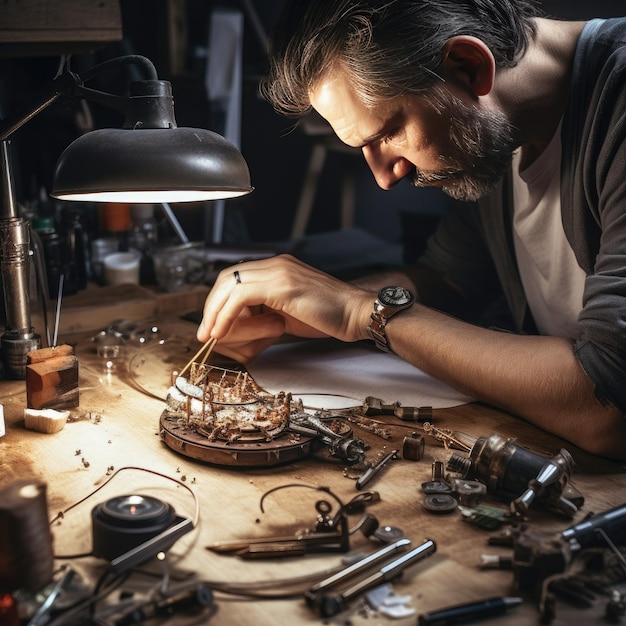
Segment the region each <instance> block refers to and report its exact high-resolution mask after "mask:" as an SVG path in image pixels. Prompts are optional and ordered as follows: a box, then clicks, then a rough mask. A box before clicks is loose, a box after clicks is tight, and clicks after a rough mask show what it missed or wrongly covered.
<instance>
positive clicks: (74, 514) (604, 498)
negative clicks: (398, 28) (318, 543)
mask: <svg viewBox="0 0 626 626" xmlns="http://www.w3.org/2000/svg"><path fill="white" fill-rule="evenodd" d="M158 323H159V327H160V330H161V338H163V339H164V340H165V343H164V344H163V346H162V347H161V348H159V347H157V346H156V344H154V343H152V344H148V345H146V346H144V347H137V346H136V345H135V346H132V345H130V344H127V345H125V346H124V347H123V351H122V353H121V354H120V356H119V357H118V358H117V359H115V360H114V361H113V366H112V367H109V368H107V367H106V365H105V362H104V360H103V359H101V358H100V357H98V356H97V354H96V353H95V348H94V344H93V343H92V342H91V341H89V337H88V335H87V336H77V337H61V340H62V341H63V342H68V341H69V342H74V341H76V353H77V355H78V357H79V363H80V386H81V391H80V406H79V408H78V409H75V410H74V411H73V416H72V417H73V419H72V420H71V421H70V422H69V423H68V424H67V425H66V427H65V428H64V429H63V430H62V431H60V432H59V433H56V434H53V435H46V434H41V433H38V432H34V431H29V430H26V429H25V427H24V422H23V409H24V406H25V398H26V394H25V385H24V383H23V382H20V381H16V382H11V381H1V382H0V402H2V404H3V405H4V412H5V420H6V429H7V434H6V436H5V437H3V438H0V487H3V486H5V485H7V484H9V483H10V482H11V481H13V480H15V479H18V478H30V477H35V478H39V479H42V480H44V481H46V482H47V485H48V492H47V493H48V509H49V513H50V517H53V516H54V515H55V514H56V513H58V512H59V511H63V510H65V509H67V508H68V507H70V506H71V505H72V504H74V503H75V502H77V501H79V500H80V499H82V498H84V497H85V496H86V495H87V494H89V493H91V492H92V491H93V490H94V489H95V488H96V487H97V486H99V485H102V484H103V482H104V481H105V479H106V478H107V477H108V476H109V475H111V473H112V472H113V471H115V470H119V469H120V468H122V467H126V466H133V467H140V468H147V469H149V470H152V471H155V472H160V473H162V474H164V475H167V476H169V477H172V478H174V479H176V480H178V481H182V482H184V484H186V485H187V486H188V487H189V488H191V489H192V490H193V491H194V492H195V494H196V495H197V498H198V500H199V506H200V522H199V524H198V526H197V528H195V529H194V530H193V531H192V532H191V533H189V534H187V535H185V536H184V537H182V538H181V539H180V540H178V541H177V543H176V544H175V546H174V547H173V548H172V549H171V551H170V553H169V555H168V562H169V563H170V567H171V571H172V576H173V578H174V579H176V577H177V575H178V574H180V573H181V572H186V573H192V574H193V575H195V576H197V577H198V578H199V579H203V580H208V581H221V582H239V583H241V582H243V581H250V582H254V581H267V580H284V579H289V578H292V577H297V576H302V575H303V574H314V573H316V572H320V576H319V578H323V576H322V575H321V572H323V571H326V570H327V569H328V568H331V567H336V566H337V565H339V564H340V563H341V559H342V558H343V557H344V556H345V555H337V554H326V555H307V556H303V557H294V558H283V559H271V560H254V561H251V560H243V559H240V558H238V557H233V556H224V555H217V554H215V553H213V552H210V551H208V550H206V549H205V546H207V545H208V544H211V543H214V542H219V541H228V540H232V539H237V538H245V537H253V536H269V535H285V534H292V533H293V532H295V530H296V529H298V528H305V527H306V528H312V527H313V526H314V525H315V521H316V515H317V514H316V511H315V508H314V504H315V502H316V501H318V500H320V499H325V498H322V496H323V494H321V493H320V492H318V491H313V490H308V489H296V488H292V489H285V490H283V491H278V492H276V493H274V494H272V495H270V496H269V497H268V498H266V500H265V501H264V512H261V510H260V506H259V504H260V499H261V497H262V495H263V494H264V493H265V492H266V491H267V490H269V489H273V488H276V487H279V486H281V485H287V484H291V483H306V484H310V485H314V486H328V487H329V488H330V489H331V490H332V491H333V492H334V493H335V494H337V495H338V496H339V497H340V498H341V499H342V500H343V501H344V502H347V501H348V500H350V499H351V498H352V497H353V496H355V495H356V494H357V493H358V491H357V490H356V488H355V484H354V477H350V472H349V471H347V472H344V469H345V468H344V466H343V465H342V464H341V463H340V462H338V461H337V460H336V459H332V458H330V457H329V456H328V454H327V453H326V452H325V451H323V450H322V451H320V452H317V453H316V454H314V455H312V456H309V457H308V458H304V459H302V460H299V461H296V462H293V463H289V464H286V465H278V466H271V467H266V468H254V469H251V468H243V469H242V468H234V467H216V466H212V465H209V464H204V463H200V462H197V461H194V460H192V459H190V458H188V457H185V456H181V455H179V454H177V453H175V452H173V451H172V450H171V449H170V448H168V447H166V446H165V445H164V444H163V443H162V441H161V439H160V437H159V417H160V415H161V412H162V410H163V407H164V403H163V401H162V400H160V399H158V398H156V397H154V396H152V395H149V394H147V393H145V391H146V389H145V386H142V385H137V376H136V375H135V374H134V373H133V367H134V366H135V365H136V364H137V363H138V362H141V361H142V360H144V361H145V360H147V361H149V362H150V363H151V366H152V367H154V366H155V363H156V364H157V367H159V365H158V364H159V363H160V364H161V365H162V368H163V371H164V372H168V373H169V372H170V371H171V370H172V369H176V368H180V367H182V366H183V365H184V364H185V363H186V362H187V360H188V359H189V358H190V357H191V355H192V354H194V352H195V351H196V349H197V347H198V346H197V344H196V342H195V339H194V334H195V326H194V325H193V324H190V323H189V322H184V321H181V320H179V319H174V318H165V319H162V320H160V321H159V322H158ZM142 351H143V352H142ZM138 355H139V356H138ZM129 363H130V365H129ZM133 364H134V365H133ZM129 370H130V371H129ZM286 391H288V390H286ZM163 393H165V390H163ZM157 395H158V394H157ZM387 419H388V423H389V426H390V428H391V431H392V433H393V435H392V439H391V440H384V439H380V438H377V437H375V436H372V435H371V433H368V432H358V430H357V431H355V434H357V435H358V436H360V437H363V438H364V439H366V441H367V442H368V443H369V444H370V446H371V449H370V451H369V452H368V454H373V453H374V452H375V451H380V450H386V451H390V450H392V449H394V448H398V447H401V442H402V440H403V438H404V437H405V436H407V435H408V434H409V433H410V432H411V430H419V426H407V424H406V423H403V422H401V421H400V420H397V419H395V418H393V417H391V418H387ZM433 421H434V422H435V424H436V425H438V426H440V427H442V428H448V429H451V430H455V431H457V430H458V431H461V432H463V433H467V434H468V435H471V436H473V437H479V436H489V435H490V434H492V433H498V434H500V435H502V436H504V437H512V438H516V440H517V442H518V443H520V444H521V445H524V446H527V447H529V448H531V449H532V450H533V451H535V452H536V453H538V454H541V455H545V456H552V455H553V454H555V453H557V452H558V451H559V450H560V449H561V448H562V447H565V448H566V449H567V450H569V452H570V453H571V454H572V456H573V457H574V460H575V462H576V467H577V469H576V473H575V475H574V477H573V479H572V481H571V483H572V485H573V486H575V487H576V489H578V491H580V492H581V493H582V494H583V495H584V497H585V504H584V506H583V508H582V509H581V510H580V511H579V512H578V513H577V514H576V517H575V518H574V519H573V520H568V519H564V518H562V517H560V516H557V515H555V514H553V513H549V512H546V511H545V510H543V509H542V508H541V507H537V508H536V509H535V508H533V509H531V523H532V524H533V525H536V527H537V528H541V529H545V530H560V529H563V528H566V527H568V526H570V525H571V524H573V523H574V522H577V521H579V520H580V519H582V518H583V517H584V516H585V515H587V514H588V513H590V512H596V513H599V512H602V511H605V510H607V509H609V508H612V507H614V506H616V505H617V504H620V503H623V502H624V501H625V500H626V476H625V468H624V467H623V466H622V465H620V464H616V463H612V462H609V461H606V460H603V459H599V458H596V457H593V456H591V455H588V454H586V453H584V452H582V451H580V450H578V449H576V448H575V447H573V446H571V445H569V444H568V443H566V442H564V441H561V440H559V439H557V438H555V437H552V436H550V435H548V434H546V433H544V432H542V431H540V430H538V429H537V428H535V427H533V426H531V425H530V424H527V423H526V422H524V421H521V420H519V419H516V418H515V417H513V416H511V415H507V414H505V413H502V412H500V411H497V410H494V409H491V408H489V407H486V406H484V405H481V404H478V403H475V404H468V405H463V406H460V407H457V408H453V409H446V410H436V411H435V412H434V420H433ZM426 441H427V445H426V454H425V457H424V458H423V459H422V460H421V461H411V460H405V459H401V458H400V459H398V460H396V461H393V462H392V463H390V465H389V467H387V468H386V469H385V470H384V471H383V472H382V473H381V474H380V475H379V476H378V477H377V479H376V480H375V481H374V482H373V483H371V484H370V485H368V486H367V489H370V490H375V491H377V492H378V493H379V494H380V498H381V499H380V502H378V503H376V504H373V505H372V506H371V507H370V508H369V512H370V513H372V514H373V515H375V516H376V518H377V519H378V520H379V521H380V523H381V525H392V526H396V527H399V528H401V529H402V530H403V531H404V533H405V535H406V536H407V537H408V538H409V539H411V540H412V541H413V545H418V544H419V543H421V542H422V541H423V540H424V539H425V538H430V539H433V540H434V541H435V542H436V543H437V553H436V554H435V555H433V556H431V557H429V558H428V559H425V560H424V561H422V562H420V563H418V564H416V565H414V566H412V567H411V568H410V569H409V570H407V571H406V572H405V574H404V575H403V576H402V578H401V579H399V580H397V581H396V582H395V583H394V588H395V592H396V593H398V594H409V595H410V596H411V602H410V605H411V606H412V607H413V608H415V610H416V611H417V613H421V612H424V611H429V610H433V609H435V608H439V607H442V606H447V605H450V604H455V603H459V602H467V601H472V600H476V599H481V598H486V597H490V596H496V595H516V590H515V589H514V587H513V575H512V573H511V572H510V571H500V570H485V569H480V567H479V564H480V562H481V555H482V554H486V553H489V554H499V555H502V556H507V555H508V556H510V554H511V552H510V550H509V549H508V548H504V547H493V546H489V545H487V538H488V537H489V532H488V531H485V530H482V529H480V528H477V527H476V526H473V525H471V524H468V523H467V522H465V521H463V519H462V517H461V515H460V513H459V512H458V511H455V512H453V513H451V514H447V515H434V514H431V513H428V512H426V511H425V510H424V509H423V507H422V500H423V494H422V493H421V489H420V486H421V484H422V483H423V482H425V481H427V480H430V478H431V471H432V462H433V460H442V461H446V460H447V458H448V457H449V455H450V451H449V450H446V449H444V448H443V447H441V446H440V445H439V443H438V442H436V441H435V440H433V439H430V438H427V439H426ZM128 493H142V494H149V495H152V496H154V497H157V498H160V499H162V500H164V501H166V502H169V503H171V504H172V505H173V506H174V507H175V509H176V512H177V513H178V514H179V515H182V516H184V517H192V516H193V513H194V502H193V499H192V497H191V496H190V494H189V493H188V492H187V491H186V490H185V489H183V488H181V487H180V486H177V485H176V484H174V483H173V482H170V481H167V480H164V479H162V478H160V477H159V476H155V475H152V474H148V473H145V472H141V471H138V470H124V471H122V472H120V473H119V474H117V475H116V476H115V477H114V478H113V480H111V481H110V482H109V483H107V485H106V486H105V487H104V488H103V489H102V490H101V491H99V492H98V493H97V494H96V495H94V496H93V497H91V498H89V499H88V500H87V501H85V502H84V503H82V504H81V505H79V506H76V507H75V508H73V509H71V511H69V512H67V513H66V514H65V515H64V516H63V519H61V520H60V521H57V522H55V523H54V524H53V526H52V531H53V537H54V544H53V545H54V552H55V554H56V555H58V556H63V555H72V554H80V553H89V552H90V550H91V541H92V537H91V534H92V533H91V518H90V515H91V510H92V509H93V507H94V506H95V505H96V504H98V503H100V502H103V501H105V500H107V499H108V498H110V497H113V496H117V495H122V494H128ZM331 501H332V499H331ZM490 502H491V503H493V504H494V505H495V506H503V505H502V503H498V502H497V501H495V500H490ZM357 519H358V516H357V517H354V518H351V523H354V522H355V521H356V520H357ZM378 547H380V544H378V545H376V544H375V543H374V542H372V541H371V540H369V539H367V538H366V537H365V536H364V535H363V534H362V533H360V532H357V533H355V534H354V535H352V537H351V548H352V550H351V552H354V553H359V552H360V553H370V552H373V551H374V550H375V549H377V548H378ZM61 562H63V563H66V562H65V561H59V563H61ZM70 564H71V565H72V566H73V567H75V568H76V569H77V571H78V572H79V573H81V575H83V576H84V577H86V579H89V578H90V577H93V578H94V579H95V578H97V575H98V573H101V572H102V571H104V569H105V568H106V566H107V563H106V562H105V561H104V560H102V559H96V558H93V557H88V558H81V559H75V560H73V561H70ZM159 571H160V570H159ZM143 583H144V584H146V581H145V579H143ZM129 584H130V583H129ZM151 584H152V585H154V584H155V582H154V579H153V580H152V581H151ZM215 597H216V600H215V608H214V610H213V613H212V614H211V617H210V620H209V619H208V618H206V617H204V618H202V617H200V618H194V619H191V620H189V621H185V620H184V619H183V618H182V617H177V618H176V620H175V623H176V624H184V623H207V622H209V621H210V623H211V624H214V625H216V626H220V625H228V626H230V625H232V624H237V625H238V626H245V625H247V624H249V625H251V626H252V625H254V626H265V625H268V626H269V625H272V626H279V625H283V624H284V625H295V624H320V623H333V624H347V623H348V620H349V622H350V623H351V624H360V623H363V624H368V625H373V624H386V623H396V624H415V623H416V616H415V615H413V616H412V617H409V618H404V619H402V620H390V619H388V618H382V617H380V616H376V615H374V614H371V613H370V614H369V615H366V614H364V613H363V611H362V607H361V603H359V602H355V603H352V604H351V606H350V609H349V611H347V612H344V613H342V614H340V615H338V616H336V617H335V618H332V619H331V620H322V619H320V618H319V617H318V616H317V615H315V614H314V613H313V612H312V611H311V610H310V609H309V608H308V607H307V606H306V605H305V603H304V601H303V599H302V598H301V597H298V598H293V599H286V600H250V599H246V598H241V597H238V596H228V595H225V594H223V593H216V596H215ZM604 604H605V599H603V600H602V601H601V602H599V603H598V606H597V607H594V608H593V609H588V610H585V611H583V610H579V609H573V608H572V607H570V606H568V605H567V604H565V603H562V602H559V604H558V606H557V618H556V619H555V621H554V622H553V623H554V624H557V625H558V624H575V623H581V624H583V623H584V624H589V623H592V621H589V620H590V619H594V620H595V619H600V618H598V617H597V616H598V615H599V616H601V615H602V614H603V611H604ZM203 620H204V621H203ZM151 623H154V622H151ZM492 623H493V622H492ZM495 623H497V624H503V625H506V624H535V623H538V611H537V607H536V604H535V603H534V602H533V601H532V600H531V599H528V600H527V601H526V602H525V603H524V604H523V605H522V606H520V607H518V608H517V609H515V610H514V611H511V612H509V613H508V614H507V615H506V616H502V617H499V618H497V619H496V620H495ZM599 623H600V622H599Z"/></svg>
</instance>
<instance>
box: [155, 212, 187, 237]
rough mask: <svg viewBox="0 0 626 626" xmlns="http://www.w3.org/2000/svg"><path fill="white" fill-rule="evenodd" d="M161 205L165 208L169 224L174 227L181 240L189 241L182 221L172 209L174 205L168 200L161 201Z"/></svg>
mask: <svg viewBox="0 0 626 626" xmlns="http://www.w3.org/2000/svg"><path fill="white" fill-rule="evenodd" d="M161 207H162V208H163V212H164V213H165V217H166V218H167V221H168V222H169V225H170V226H171V227H172V228H173V229H174V232H175V233H176V235H177V236H178V238H179V239H180V241H181V242H182V243H189V237H187V235H186V233H185V231H184V230H183V227H182V226H181V225H180V222H179V221H178V220H177V219H176V216H175V215H174V211H172V207H171V206H170V205H169V204H168V203H167V202H161Z"/></svg>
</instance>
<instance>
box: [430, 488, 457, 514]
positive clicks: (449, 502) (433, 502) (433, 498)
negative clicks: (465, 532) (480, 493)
mask: <svg viewBox="0 0 626 626" xmlns="http://www.w3.org/2000/svg"><path fill="white" fill-rule="evenodd" d="M423 506H424V508H425V509H426V510H427V511H428V512H429V513H452V511H456V509H457V507H458V502H457V501H456V500H455V499H454V498H453V497H452V496H451V495H449V494H447V493H433V494H430V495H427V496H426V497H425V498H424V503H423Z"/></svg>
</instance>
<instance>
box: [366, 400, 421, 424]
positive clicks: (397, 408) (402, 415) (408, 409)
mask: <svg viewBox="0 0 626 626" xmlns="http://www.w3.org/2000/svg"><path fill="white" fill-rule="evenodd" d="M362 411H363V413H364V414H365V415H367V416H370V415H393V416H394V417H397V418H398V419H401V420H404V421H405V422H424V421H428V420H432V418H433V407H432V406H419V407H418V406H402V405H401V404H400V403H399V402H393V403H392V404H385V402H384V401H383V400H381V399H380V398H375V397H374V396H367V397H366V398H365V402H364V403H363V408H362Z"/></svg>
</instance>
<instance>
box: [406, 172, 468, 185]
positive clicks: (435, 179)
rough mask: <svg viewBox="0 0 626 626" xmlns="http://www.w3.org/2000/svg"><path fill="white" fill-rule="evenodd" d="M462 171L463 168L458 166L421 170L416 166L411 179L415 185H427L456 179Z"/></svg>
mask: <svg viewBox="0 0 626 626" xmlns="http://www.w3.org/2000/svg"><path fill="white" fill-rule="evenodd" d="M460 172H461V170H460V168H458V167H446V168H442V169H439V170H420V169H418V168H417V167H416V168H415V169H414V170H413V174H412V175H411V177H410V180H411V184H412V185H414V186H415V187H427V186H429V185H433V184H435V183H441V182H443V181H446V180H450V179H454V178H456V177H457V176H458V174H459V173H460Z"/></svg>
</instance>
